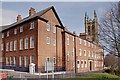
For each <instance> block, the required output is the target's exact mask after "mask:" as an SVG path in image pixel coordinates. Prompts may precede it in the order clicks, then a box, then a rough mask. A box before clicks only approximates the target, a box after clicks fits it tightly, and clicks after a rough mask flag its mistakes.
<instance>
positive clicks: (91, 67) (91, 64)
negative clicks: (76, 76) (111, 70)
mask: <svg viewBox="0 0 120 80" xmlns="http://www.w3.org/2000/svg"><path fill="white" fill-rule="evenodd" d="M91 70H92V61H90V71H91Z"/></svg>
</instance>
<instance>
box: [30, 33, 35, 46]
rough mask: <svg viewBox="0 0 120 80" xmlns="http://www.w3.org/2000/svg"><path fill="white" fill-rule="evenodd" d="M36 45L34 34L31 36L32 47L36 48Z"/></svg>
mask: <svg viewBox="0 0 120 80" xmlns="http://www.w3.org/2000/svg"><path fill="white" fill-rule="evenodd" d="M34 47H35V38H34V36H33V35H32V36H30V48H34Z"/></svg>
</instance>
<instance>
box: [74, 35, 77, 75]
mask: <svg viewBox="0 0 120 80" xmlns="http://www.w3.org/2000/svg"><path fill="white" fill-rule="evenodd" d="M74 49H75V73H77V69H76V68H77V67H76V36H75V35H74Z"/></svg>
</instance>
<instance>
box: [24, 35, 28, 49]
mask: <svg viewBox="0 0 120 80" xmlns="http://www.w3.org/2000/svg"><path fill="white" fill-rule="evenodd" d="M24 40H25V43H24V47H25V49H28V37H26V38H25V39H24Z"/></svg>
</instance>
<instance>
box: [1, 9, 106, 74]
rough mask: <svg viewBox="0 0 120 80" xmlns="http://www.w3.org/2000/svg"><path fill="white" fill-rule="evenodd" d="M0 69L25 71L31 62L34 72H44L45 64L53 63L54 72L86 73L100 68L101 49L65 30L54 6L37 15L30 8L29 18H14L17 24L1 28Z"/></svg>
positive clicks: (101, 66) (101, 63) (101, 65)
mask: <svg viewBox="0 0 120 80" xmlns="http://www.w3.org/2000/svg"><path fill="white" fill-rule="evenodd" d="M1 35H2V36H1V37H2V41H1V51H2V63H3V68H13V69H16V70H21V71H27V70H28V66H29V64H30V63H35V65H36V71H39V72H43V71H45V62H46V61H50V62H51V61H53V62H54V66H55V70H58V71H61V70H66V71H72V72H78V73H79V72H86V71H91V70H101V69H103V61H104V59H103V56H104V52H103V48H102V47H101V46H100V45H99V44H97V43H94V42H91V41H88V40H87V39H86V40H83V39H81V37H80V36H77V35H76V34H75V32H74V33H71V32H70V31H68V30H67V29H66V28H65V27H64V26H63V24H62V22H61V20H60V18H59V16H58V15H57V12H56V10H55V9H54V7H49V8H47V9H44V10H42V11H40V12H37V13H36V11H35V9H34V8H30V10H29V16H28V17H26V18H23V19H22V18H21V15H18V16H17V22H15V23H13V24H10V25H7V26H2V34H1Z"/></svg>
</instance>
